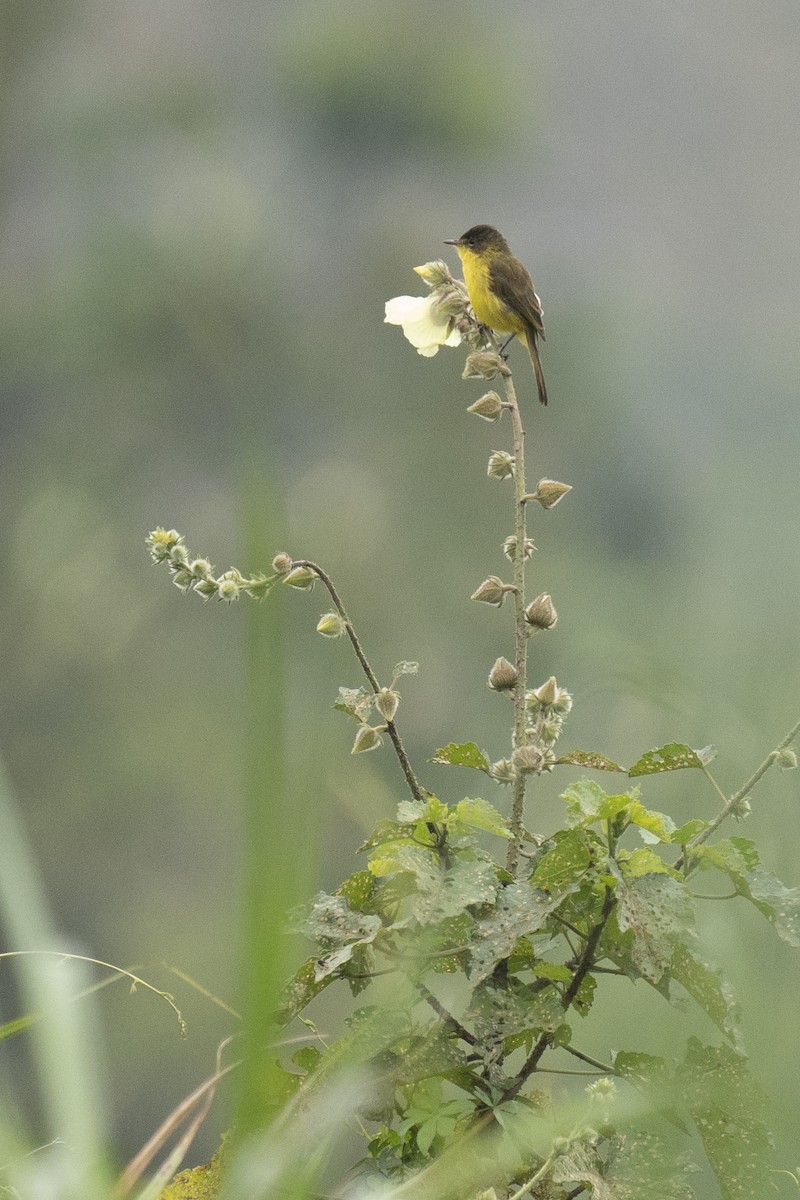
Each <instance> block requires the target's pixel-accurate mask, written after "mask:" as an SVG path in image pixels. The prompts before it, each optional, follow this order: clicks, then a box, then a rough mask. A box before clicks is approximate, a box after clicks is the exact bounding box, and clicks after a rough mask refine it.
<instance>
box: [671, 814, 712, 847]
mask: <svg viewBox="0 0 800 1200" xmlns="http://www.w3.org/2000/svg"><path fill="white" fill-rule="evenodd" d="M710 824H711V822H710V821H701V820H700V818H699V817H695V818H694V820H692V821H687V822H686V824H685V825H681V827H680V829H676V830H674V832H673V834H672V837H671V838H670V841H671V842H672V844H673V845H675V846H685V845H686V843H687V842H690V841H691V840H692V838H696V837H697V835H698V834H699V833H705V831H706V829H708V827H709V825H710Z"/></svg>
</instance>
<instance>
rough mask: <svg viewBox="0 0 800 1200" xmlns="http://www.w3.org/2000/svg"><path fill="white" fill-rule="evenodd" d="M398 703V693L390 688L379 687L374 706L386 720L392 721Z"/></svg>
mask: <svg viewBox="0 0 800 1200" xmlns="http://www.w3.org/2000/svg"><path fill="white" fill-rule="evenodd" d="M399 704H400V693H399V692H395V691H394V690H393V689H392V688H387V687H384V688H381V690H380V691H379V692H378V694H377V696H376V697H375V707H376V708H377V709H378V712H379V713H380V714H381V716H382V717H383V718H384V719H385V720H386V721H393V720H394V718H395V715H396V713H397V709H398V706H399Z"/></svg>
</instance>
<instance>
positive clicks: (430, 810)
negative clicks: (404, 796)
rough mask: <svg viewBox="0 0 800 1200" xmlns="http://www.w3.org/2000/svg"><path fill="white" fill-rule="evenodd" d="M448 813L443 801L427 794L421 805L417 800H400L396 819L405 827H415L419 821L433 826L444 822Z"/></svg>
mask: <svg viewBox="0 0 800 1200" xmlns="http://www.w3.org/2000/svg"><path fill="white" fill-rule="evenodd" d="M449 811H450V810H449V808H448V807H447V805H446V804H445V803H444V801H443V800H440V799H439V797H438V796H434V795H432V794H431V793H430V792H429V793H427V794H426V798H425V801H424V803H422V804H420V802H419V801H418V800H401V801H400V803H399V804H398V806H397V819H398V821H400V822H401V823H402V822H404V823H405V824H407V825H416V824H418V823H419V822H420V821H430V822H432V823H434V824H435V823H438V822H441V821H445V820H446V819H447V816H448V813H449Z"/></svg>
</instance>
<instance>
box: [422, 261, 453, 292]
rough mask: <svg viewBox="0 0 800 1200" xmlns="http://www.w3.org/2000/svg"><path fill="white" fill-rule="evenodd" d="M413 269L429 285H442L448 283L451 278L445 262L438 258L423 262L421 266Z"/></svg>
mask: <svg viewBox="0 0 800 1200" xmlns="http://www.w3.org/2000/svg"><path fill="white" fill-rule="evenodd" d="M414 271H415V272H416V274H417V275H419V277H420V279H424V280H425V282H426V283H427V284H428V286H429V287H442V285H443V284H445V283H450V282H451V281H452V278H453V276H452V275H451V274H450V269H449V267H448V266H447V263H446V262H442V260H441V259H440V258H437V259H435V260H434V261H433V262H426V263H423V264H422V266H421V267H414Z"/></svg>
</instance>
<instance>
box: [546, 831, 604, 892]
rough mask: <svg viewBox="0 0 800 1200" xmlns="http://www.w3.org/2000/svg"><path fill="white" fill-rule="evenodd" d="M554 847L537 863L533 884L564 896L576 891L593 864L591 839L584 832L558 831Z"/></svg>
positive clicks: (554, 839)
mask: <svg viewBox="0 0 800 1200" xmlns="http://www.w3.org/2000/svg"><path fill="white" fill-rule="evenodd" d="M553 841H554V842H555V845H554V846H553V847H552V849H550V850H547V851H546V852H545V853H544V854H543V855H542V857H541V858H540V859H539V861H538V863H537V864H536V869H535V870H534V872H533V875H532V877H531V882H532V883H533V884H535V886H536V887H539V888H541V889H542V891H545V892H551V893H552V894H553V895H556V896H564V895H566V894H567V893H569V892H571V891H574V890H575V888H576V887H577V886H578V884H579V882H580V880H581V879H582V878H583V877H584V875H585V874H586V872H587V871H588V870H589V868H590V867H591V866H592V865H593V864H594V861H595V860H594V854H593V852H592V837H591V835H590V834H587V832H586V831H585V830H583V829H570V830H567V831H559V832H558V833H557V834H556V835H555V836H554V838H553Z"/></svg>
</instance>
